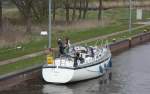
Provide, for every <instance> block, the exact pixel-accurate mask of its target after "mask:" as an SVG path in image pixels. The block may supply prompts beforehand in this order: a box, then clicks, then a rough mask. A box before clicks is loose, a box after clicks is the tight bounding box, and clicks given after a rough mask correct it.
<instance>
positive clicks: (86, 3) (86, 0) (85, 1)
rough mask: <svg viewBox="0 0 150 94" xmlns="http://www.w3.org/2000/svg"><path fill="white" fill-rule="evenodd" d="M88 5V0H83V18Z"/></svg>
mask: <svg viewBox="0 0 150 94" xmlns="http://www.w3.org/2000/svg"><path fill="white" fill-rule="evenodd" d="M88 5H89V1H88V0H84V11H83V19H85V18H86V13H87V10H88Z"/></svg>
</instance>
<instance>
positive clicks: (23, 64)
mask: <svg viewBox="0 0 150 94" xmlns="http://www.w3.org/2000/svg"><path fill="white" fill-rule="evenodd" d="M145 28H148V27H145ZM145 28H141V29H138V30H134V31H132V32H127V33H122V34H119V35H115V36H112V37H110V38H108V39H105V40H104V41H106V40H108V42H109V43H112V42H113V41H112V40H113V39H114V38H115V39H116V41H120V40H123V39H127V38H130V37H132V36H133V35H137V34H140V33H142V32H143V30H144V29H145ZM95 42H96V41H93V42H90V43H88V45H94V44H95ZM103 43H104V42H103ZM100 44H101V43H100V42H99V43H98V44H97V45H100ZM45 60H46V57H45V55H42V56H37V57H34V58H31V59H27V60H21V61H18V62H16V63H14V64H7V65H3V66H0V75H4V74H7V73H10V72H14V71H17V70H21V69H25V68H28V67H31V66H33V65H37V64H42V63H43V62H44V61H45Z"/></svg>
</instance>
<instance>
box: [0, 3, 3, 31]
mask: <svg viewBox="0 0 150 94" xmlns="http://www.w3.org/2000/svg"><path fill="white" fill-rule="evenodd" d="M2 31H3V28H2V0H0V33H1V32H2Z"/></svg>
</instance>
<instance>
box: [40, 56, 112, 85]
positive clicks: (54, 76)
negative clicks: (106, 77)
mask: <svg viewBox="0 0 150 94" xmlns="http://www.w3.org/2000/svg"><path fill="white" fill-rule="evenodd" d="M110 60H111V59H110V58H108V59H107V60H105V61H103V62H97V63H93V64H91V65H89V66H85V67H78V68H65V67H64V68H63V67H60V68H57V67H52V66H51V67H50V66H47V67H44V68H43V69H42V75H43V79H44V80H45V81H46V82H50V83H69V82H75V81H81V80H87V79H92V78H96V77H99V76H101V75H103V74H104V73H105V71H106V70H107V68H108V67H105V66H107V65H109V63H110ZM100 68H102V69H100Z"/></svg>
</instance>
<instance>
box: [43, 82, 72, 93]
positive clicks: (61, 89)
mask: <svg viewBox="0 0 150 94" xmlns="http://www.w3.org/2000/svg"><path fill="white" fill-rule="evenodd" d="M42 92H43V94H73V91H72V89H70V88H69V87H67V86H65V85H63V86H61V85H50V84H46V85H43V89H42Z"/></svg>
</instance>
